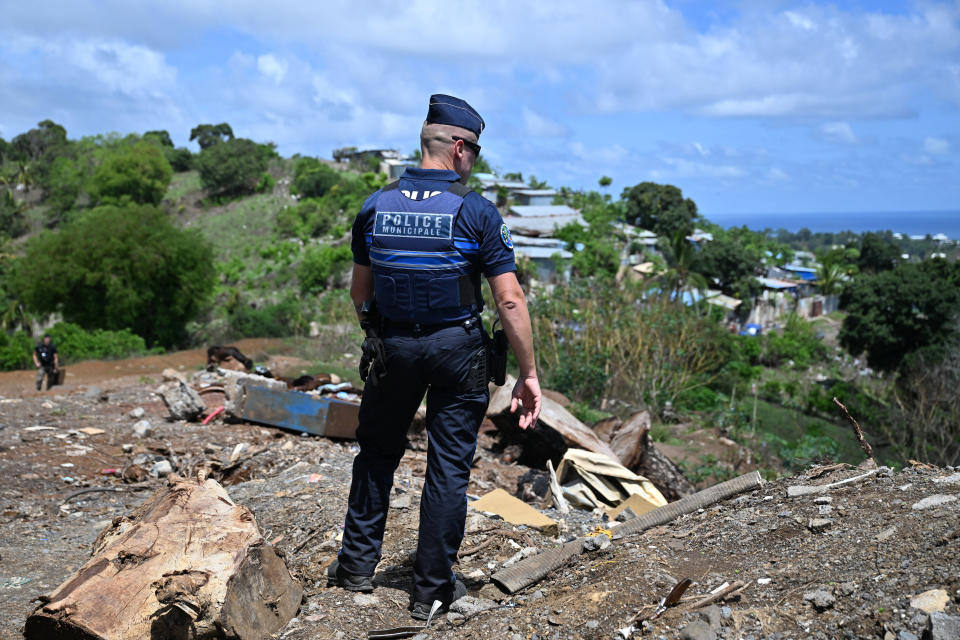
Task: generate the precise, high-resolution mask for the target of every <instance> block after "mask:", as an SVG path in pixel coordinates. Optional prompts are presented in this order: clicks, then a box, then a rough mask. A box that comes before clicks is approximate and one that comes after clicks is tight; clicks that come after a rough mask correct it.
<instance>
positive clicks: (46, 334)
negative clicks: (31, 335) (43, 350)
mask: <svg viewBox="0 0 960 640" xmlns="http://www.w3.org/2000/svg"><path fill="white" fill-rule="evenodd" d="M43 337H44V338H50V337H52V336H51V335H50V334H49V333H45V334H43Z"/></svg>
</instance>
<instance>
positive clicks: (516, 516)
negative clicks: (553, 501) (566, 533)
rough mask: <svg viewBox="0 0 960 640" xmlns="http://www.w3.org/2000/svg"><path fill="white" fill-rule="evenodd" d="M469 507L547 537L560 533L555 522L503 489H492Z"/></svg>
mask: <svg viewBox="0 0 960 640" xmlns="http://www.w3.org/2000/svg"><path fill="white" fill-rule="evenodd" d="M469 506H470V508H471V509H475V510H477V511H485V512H487V513H493V514H495V515H498V516H500V517H501V518H503V519H504V520H506V521H507V522H510V523H511V524H523V525H527V526H529V527H533V528H535V529H540V530H541V531H543V532H544V533H546V534H547V535H553V536H555V535H557V534H558V533H559V532H560V529H559V526H558V524H557V521H556V520H554V519H553V518H548V517H547V516H545V515H543V514H542V513H540V512H539V511H537V510H536V509H534V508H533V507H531V506H530V505H528V504H527V503H526V502H524V501H523V500H520V499H519V498H514V497H513V496H512V495H510V494H509V493H507V492H506V491H504V490H503V489H494V490H493V491H491V492H490V493H488V494H487V495H485V496H483V497H482V498H480V499H479V500H474V501H473V502H471V503H470V505H469Z"/></svg>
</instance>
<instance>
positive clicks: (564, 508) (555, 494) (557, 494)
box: [547, 460, 570, 513]
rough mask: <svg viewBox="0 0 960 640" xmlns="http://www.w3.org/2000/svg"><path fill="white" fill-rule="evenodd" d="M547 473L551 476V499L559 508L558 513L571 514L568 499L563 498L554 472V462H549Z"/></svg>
mask: <svg viewBox="0 0 960 640" xmlns="http://www.w3.org/2000/svg"><path fill="white" fill-rule="evenodd" d="M547 473H549V474H550V497H551V499H552V500H553V504H554V506H556V507H557V511H559V512H560V513H570V505H568V504H567V501H566V499H565V498H564V497H563V490H562V489H561V488H560V483H559V482H558V481H557V474H556V472H555V471H554V470H553V462H552V461H550V460H547Z"/></svg>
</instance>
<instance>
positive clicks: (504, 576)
mask: <svg viewBox="0 0 960 640" xmlns="http://www.w3.org/2000/svg"><path fill="white" fill-rule="evenodd" d="M761 486H763V479H762V478H761V477H760V473H759V472H757V471H751V472H750V473H748V474H745V475H742V476H739V477H737V478H733V479H732V480H727V481H726V482H721V483H720V484H718V485H715V486H712V487H709V488H708V489H704V490H703V491H698V492H697V493H695V494H693V495H692V496H687V497H686V498H683V499H682V500H679V501H677V502H671V503H670V504H667V505H664V506H662V507H658V508H656V509H654V510H653V511H650V512H649V513H645V514H643V515H642V516H637V517H636V518H634V519H633V520H628V521H627V522H624V523H623V524H621V525H618V526H617V527H614V528H613V539H614V540H616V539H619V538H623V537H625V536H629V535H634V534H636V533H640V532H642V531H646V530H647V529H650V528H652V527H656V526H659V525H663V524H667V523H668V522H671V521H672V520H675V519H677V518H679V517H680V516H682V515H685V514H688V513H692V512H694V511H696V510H697V509H703V508H706V507H708V506H710V505H712V504H715V503H717V502H720V501H721V500H726V499H727V498H732V497H733V496H735V495H737V494H739V493H743V492H745V491H752V490H754V489H759V488H760V487H761ZM583 540H584V539H583V538H577V539H576V540H571V541H570V542H568V543H566V544H565V545H563V546H562V547H560V548H558V549H551V550H549V551H544V552H542V553H539V554H537V555H535V556H532V557H530V558H526V559H525V560H521V561H520V562H518V563H517V564H515V565H513V566H511V567H507V568H506V569H502V570H500V571H498V572H497V573H495V574H493V575H492V576H490V579H491V580H492V581H493V582H495V583H497V585H499V586H500V587H501V588H502V589H503V590H505V591H506V592H507V593H516V592H517V591H519V590H520V589H523V588H525V587H528V586H530V585H531V584H533V583H535V582H537V581H538V580H540V579H542V578H543V577H544V576H546V575H547V574H548V573H550V572H551V571H553V570H554V569H556V568H557V567H559V566H562V565H563V564H564V563H566V562H567V561H568V560H570V558H572V557H574V556H576V555H579V554H580V553H582V552H583Z"/></svg>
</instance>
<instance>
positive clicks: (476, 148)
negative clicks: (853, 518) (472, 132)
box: [450, 136, 480, 156]
mask: <svg viewBox="0 0 960 640" xmlns="http://www.w3.org/2000/svg"><path fill="white" fill-rule="evenodd" d="M450 137H451V138H453V139H454V140H459V141H460V142H462V143H463V146H465V147H468V148H469V149H470V150H471V151H473V155H475V156H479V155H480V145H478V144H477V143H476V142H470V141H469V140H466V139H465V138H461V137H460V136H450Z"/></svg>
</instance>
